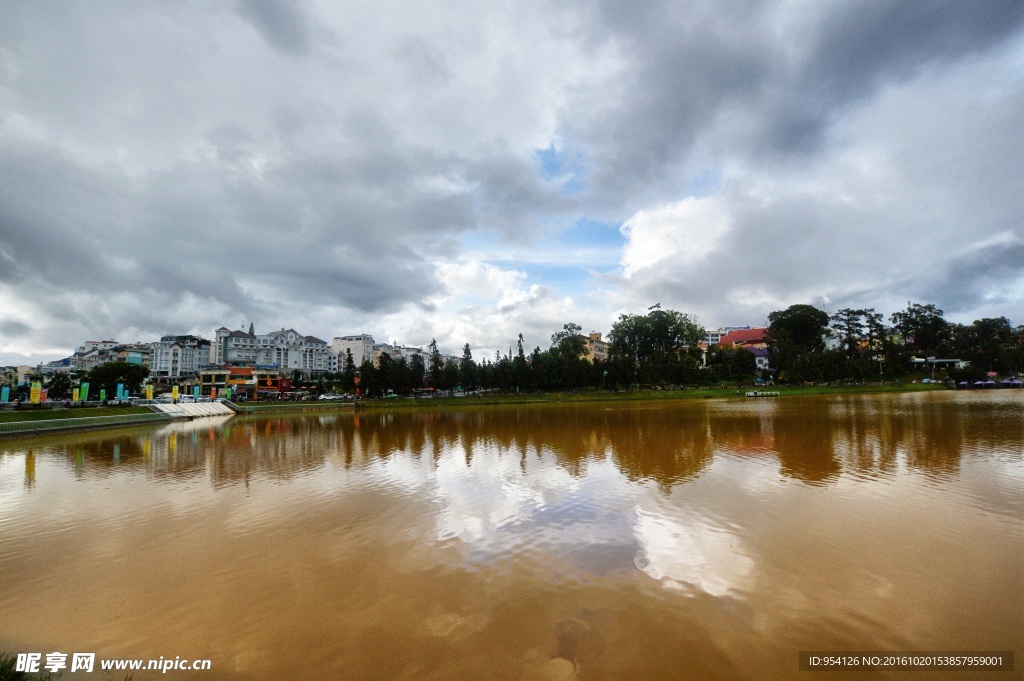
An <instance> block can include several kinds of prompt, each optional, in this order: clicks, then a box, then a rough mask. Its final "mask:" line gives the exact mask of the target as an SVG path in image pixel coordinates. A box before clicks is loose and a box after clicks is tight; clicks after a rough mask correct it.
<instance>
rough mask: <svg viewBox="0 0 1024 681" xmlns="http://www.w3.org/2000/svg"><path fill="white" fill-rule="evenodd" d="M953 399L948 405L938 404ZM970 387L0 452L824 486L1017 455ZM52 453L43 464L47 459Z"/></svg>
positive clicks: (425, 419) (1007, 411)
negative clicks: (494, 461)
mask: <svg viewBox="0 0 1024 681" xmlns="http://www.w3.org/2000/svg"><path fill="white" fill-rule="evenodd" d="M943 397H947V398H948V399H942V398H943ZM974 398H975V396H973V395H966V396H963V397H961V396H959V395H948V396H944V395H936V396H927V395H889V396H884V395H883V396H867V395H861V396H846V397H829V398H824V397H811V398H783V399H780V400H778V401H775V402H772V403H756V404H754V403H749V402H746V403H745V402H740V401H730V402H705V401H685V402H682V401H681V402H674V403H658V404H642V403H630V404H618V405H608V404H607V403H594V404H582V405H537V406H513V405H510V406H506V407H489V408H481V409H470V410H467V411H464V412H460V411H416V412H394V413H366V412H362V413H360V412H357V413H355V414H351V413H348V414H332V415H327V416H316V415H308V414H307V415H300V416H291V417H282V416H250V417H236V418H233V419H231V420H228V421H226V422H213V421H210V422H205V421H193V422H185V423H174V424H168V425H166V426H160V427H157V428H153V427H151V426H140V427H137V428H125V429H118V430H111V431H90V432H80V433H68V434H63V435H52V436H46V437H35V438H19V439H17V440H6V441H4V442H3V446H2V448H0V456H7V455H11V454H16V455H23V454H24V455H25V456H26V457H29V456H30V455H33V456H31V458H27V459H26V474H25V481H26V485H28V486H29V488H30V489H31V486H32V485H33V484H34V482H35V479H36V477H37V475H38V473H37V467H38V466H39V464H40V462H41V461H42V460H43V459H40V458H39V455H40V454H46V455H48V454H57V455H58V460H62V461H63V462H64V463H65V465H67V466H68V467H69V469H73V471H74V473H75V475H78V476H82V475H90V476H97V475H99V476H104V475H113V474H115V473H116V472H118V471H125V470H129V471H131V470H138V471H144V472H146V473H147V474H149V475H152V476H155V477H160V478H168V479H184V478H192V477H203V476H207V475H209V477H210V479H211V481H212V482H213V483H214V484H215V485H219V484H231V483H234V482H244V481H248V480H249V479H250V478H252V477H253V476H256V475H258V476H262V477H269V478H271V479H290V478H292V477H294V476H298V475H303V474H305V473H306V472H308V471H309V470H312V469H315V468H317V467H320V466H323V465H325V464H327V463H330V464H331V465H333V466H336V467H343V468H359V467H362V466H365V465H366V464H368V463H370V462H372V461H375V460H380V459H387V458H389V457H391V456H395V455H402V456H405V455H408V454H410V453H411V454H413V455H415V456H418V457H422V459H423V460H424V461H431V460H432V461H434V462H435V464H436V462H437V461H438V460H439V459H440V458H441V457H442V456H443V455H447V454H448V453H450V452H457V453H459V455H461V456H464V457H465V460H466V463H467V465H470V466H472V465H474V458H475V457H476V455H477V453H478V452H481V451H494V452H497V453H498V455H499V456H510V457H515V460H516V461H517V462H518V463H519V466H520V469H521V470H522V471H523V473H524V474H525V473H526V472H527V471H528V469H529V467H530V466H531V465H532V464H533V463H534V462H536V461H537V460H539V459H541V458H547V457H551V458H553V459H554V461H555V463H556V464H557V465H558V466H560V467H562V468H564V469H565V470H566V471H567V472H568V473H569V474H570V475H572V476H581V475H585V474H586V470H587V465H588V463H589V462H590V461H592V460H596V459H605V458H608V459H609V460H610V461H612V462H613V463H614V464H615V465H616V466H617V467H618V469H619V470H620V471H621V472H622V474H623V475H625V476H626V477H627V478H628V479H629V480H632V481H643V480H650V481H653V482H655V483H656V484H658V485H659V487H661V488H663V489H665V488H667V487H669V486H671V485H674V484H676V483H679V482H685V481H687V480H691V479H693V478H695V477H696V476H698V475H700V473H701V472H702V471H703V470H704V469H705V468H706V467H707V466H708V465H709V463H710V462H711V460H712V457H713V453H714V452H715V451H716V450H717V451H725V452H729V453H730V454H733V455H739V456H758V457H763V456H772V455H774V456H777V457H778V460H779V464H780V468H781V472H782V473H783V474H784V475H787V476H790V477H793V478H796V479H799V480H803V481H805V482H809V483H814V484H822V483H828V482H831V481H833V480H835V479H836V478H837V477H838V476H839V475H840V473H843V472H846V473H851V474H855V475H858V476H861V477H879V476H887V475H893V474H895V471H896V469H897V462H898V461H899V460H900V459H901V458H902V459H903V460H904V461H905V464H906V466H908V467H909V468H911V469H915V470H919V471H921V472H924V473H926V474H930V475H950V474H956V473H957V472H958V471H959V467H960V460H961V457H962V456H963V455H964V453H965V452H968V453H969V452H971V451H977V450H989V451H993V450H999V449H1007V448H1009V449H1011V450H1013V451H1019V447H1020V444H1019V443H1020V442H1021V441H1024V425H1022V423H1021V420H1020V413H1019V411H1020V410H1019V405H1018V404H1017V403H1014V402H1006V401H1005V400H1004V401H1003V402H999V401H996V400H979V399H974ZM47 460H49V459H47Z"/></svg>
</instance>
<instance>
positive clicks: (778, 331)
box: [768, 305, 829, 352]
mask: <svg viewBox="0 0 1024 681" xmlns="http://www.w3.org/2000/svg"><path fill="white" fill-rule="evenodd" d="M828 322H829V317H828V314H827V313H826V312H824V311H822V310H819V309H818V308H816V307H814V306H813V305H790V306H789V307H787V308H786V309H785V310H777V311H775V312H772V313H771V314H769V315H768V340H769V343H770V344H772V345H775V346H779V345H782V344H785V343H788V344H790V345H793V346H795V347H796V348H799V349H800V350H802V351H803V352H814V351H816V350H823V349H824V348H825V340H824V338H823V336H824V334H825V328H826V327H827V326H828Z"/></svg>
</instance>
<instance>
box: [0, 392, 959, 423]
mask: <svg viewBox="0 0 1024 681" xmlns="http://www.w3.org/2000/svg"><path fill="white" fill-rule="evenodd" d="M764 389H766V388H755V387H752V386H743V387H741V388H739V389H737V388H736V386H732V387H725V388H721V387H719V388H688V389H684V390H630V391H619V392H612V391H608V390H590V391H581V392H574V393H539V394H538V393H534V394H518V395H517V394H515V393H486V394H484V395H480V396H467V397H435V398H430V399H392V400H363V401H361V402H359V404H358V405H357V406H358V408H359V410H360V411H363V410H374V411H379V410H402V409H439V408H459V409H465V408H469V407H477V406H487V405H513V404H564V403H577V402H580V403H582V402H633V401H650V400H694V399H722V398H735V397H737V394H739V395H742V394H743V393H745V392H747V391H749V390H764ZM770 390H774V391H778V392H779V393H781V395H780V396H781V397H783V398H784V397H786V396H797V395H853V394H858V393H904V392H924V391H932V390H947V388H945V387H943V386H940V385H928V384H920V383H918V384H914V383H902V384H900V385H888V384H887V385H878V384H868V385H854V386H838V385H836V386H801V387H794V388H787V387H772V388H770ZM239 406H240V407H241V408H242V409H243V411H244V412H245V413H249V414H262V413H299V412H305V411H318V412H324V411H331V412H348V411H350V410H351V409H352V407H351V405H350V404H348V403H342V402H327V401H325V402H320V401H311V402H258V403H257V402H250V403H245V402H243V403H242V404H241V405H239ZM148 413H151V412H150V410H149V409H147V408H146V407H129V406H124V407H81V408H72V409H32V408H22V409H18V410H15V411H5V412H0V423H10V422H19V421H37V420H48V419H75V418H87V417H92V416H120V415H122V414H148Z"/></svg>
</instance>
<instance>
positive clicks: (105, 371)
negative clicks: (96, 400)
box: [82, 362, 149, 397]
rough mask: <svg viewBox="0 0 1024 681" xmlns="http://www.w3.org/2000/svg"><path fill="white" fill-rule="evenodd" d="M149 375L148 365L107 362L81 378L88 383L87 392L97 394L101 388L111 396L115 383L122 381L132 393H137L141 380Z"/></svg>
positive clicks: (114, 390)
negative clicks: (86, 376)
mask: <svg viewBox="0 0 1024 681" xmlns="http://www.w3.org/2000/svg"><path fill="white" fill-rule="evenodd" d="M148 376H149V367H144V366H140V365H138V364H129V363H128V362H107V363H106V364H101V365H100V366H98V367H96V368H95V369H93V370H92V371H90V372H89V373H88V378H83V379H82V380H85V381H88V382H89V384H90V388H89V392H90V394H93V395H98V394H99V391H100V390H101V389H103V390H106V391H107V396H108V397H113V396H114V395H115V394H116V392H117V384H118V383H123V384H124V387H125V389H127V390H128V391H129V392H130V393H132V394H133V395H138V394H139V392H140V391H141V389H142V382H143V381H145V380H146V378H147V377H148Z"/></svg>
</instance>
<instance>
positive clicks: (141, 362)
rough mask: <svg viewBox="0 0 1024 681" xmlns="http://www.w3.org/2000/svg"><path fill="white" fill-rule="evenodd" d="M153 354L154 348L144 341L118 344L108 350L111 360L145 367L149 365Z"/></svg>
mask: <svg viewBox="0 0 1024 681" xmlns="http://www.w3.org/2000/svg"><path fill="white" fill-rule="evenodd" d="M151 356H152V349H151V348H150V347H149V345H143V344H142V343H135V344H133V345H118V346H117V347H113V348H111V349H110V350H108V351H107V357H108V361H110V362H126V363H128V364H136V365H138V366H143V367H146V366H149V360H150V357H151Z"/></svg>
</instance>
